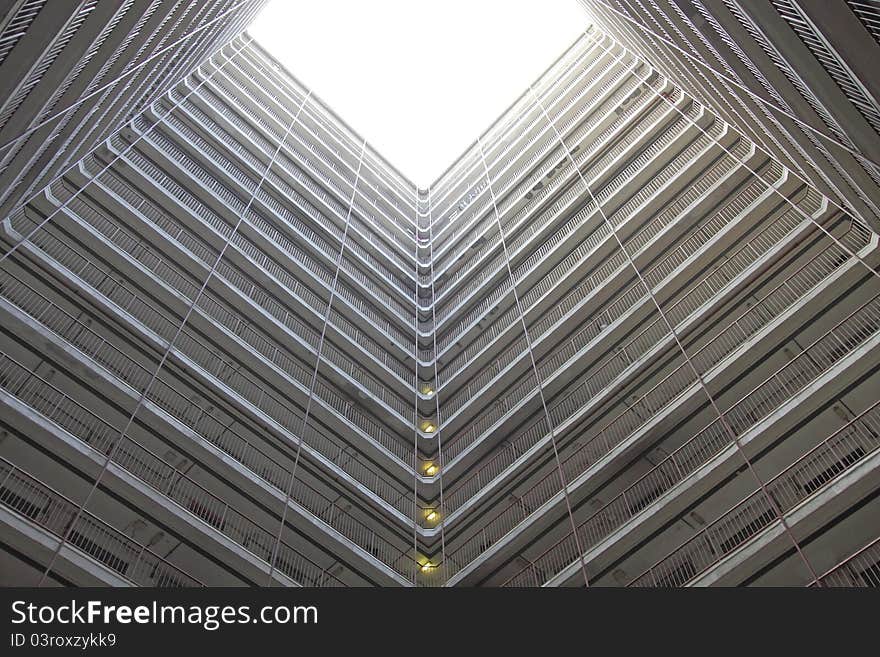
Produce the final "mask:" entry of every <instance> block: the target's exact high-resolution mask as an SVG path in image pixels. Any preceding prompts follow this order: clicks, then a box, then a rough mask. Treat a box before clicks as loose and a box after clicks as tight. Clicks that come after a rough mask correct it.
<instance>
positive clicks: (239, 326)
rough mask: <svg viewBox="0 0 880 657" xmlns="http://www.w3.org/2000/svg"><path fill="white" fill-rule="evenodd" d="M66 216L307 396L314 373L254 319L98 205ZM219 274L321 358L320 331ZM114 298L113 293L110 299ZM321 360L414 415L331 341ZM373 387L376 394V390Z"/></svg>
mask: <svg viewBox="0 0 880 657" xmlns="http://www.w3.org/2000/svg"><path fill="white" fill-rule="evenodd" d="M66 211H67V212H75V213H76V214H77V216H79V217H80V218H85V219H86V220H87V221H88V222H89V223H90V224H91V225H93V226H94V227H95V228H96V229H97V230H98V231H99V233H100V234H101V235H103V236H104V237H105V238H106V239H108V240H111V241H112V242H113V244H114V245H115V246H116V247H117V248H119V249H121V250H122V251H123V252H124V253H127V254H128V255H129V256H130V257H131V258H132V259H133V260H135V261H137V262H139V263H141V264H142V265H143V266H144V267H145V268H146V269H147V270H148V271H150V272H152V273H153V274H154V275H156V277H157V278H158V280H160V281H162V282H164V283H165V284H166V285H168V286H169V287H170V288H171V289H172V290H175V291H177V292H179V293H180V294H181V295H182V296H183V297H184V299H187V300H188V301H189V303H194V302H195V300H196V298H198V301H197V303H195V309H194V312H197V313H199V314H202V315H204V316H205V317H207V318H208V319H209V320H210V321H212V322H214V323H216V324H217V325H219V326H223V327H225V328H226V329H227V330H228V331H229V333H230V334H231V335H234V336H237V337H238V338H239V339H241V340H242V341H243V342H244V343H246V344H247V345H249V346H250V347H251V348H252V349H254V350H255V351H256V352H257V353H259V354H260V355H261V356H262V357H263V358H264V359H266V360H268V361H269V362H271V363H273V364H275V365H276V366H278V367H279V368H280V369H281V370H283V371H284V372H285V373H286V374H288V375H290V376H291V377H292V380H293V381H296V382H298V383H299V385H300V387H301V388H302V389H303V391H304V392H305V393H306V394H308V390H309V386H310V384H311V378H312V374H311V371H309V370H308V368H307V367H306V366H305V365H304V364H303V363H302V362H301V361H300V359H298V358H296V357H293V356H292V354H291V353H290V352H289V351H288V350H287V349H286V348H285V347H284V346H283V345H282V344H280V343H279V342H278V341H277V340H275V339H273V338H272V337H271V336H270V335H269V334H268V333H266V332H265V331H264V330H262V329H261V328H258V325H257V324H256V323H255V322H254V321H253V319H252V318H249V317H247V316H246V315H245V314H243V313H242V312H239V311H238V310H236V309H234V308H233V307H232V306H231V305H229V304H228V303H227V302H226V301H225V300H223V299H220V298H219V297H218V296H217V295H215V294H213V293H211V292H210V291H209V290H208V289H207V288H206V289H204V290H202V291H201V294H199V291H200V288H199V287H198V284H197V283H196V281H195V279H193V278H192V277H191V276H190V275H189V274H188V273H185V272H183V271H181V270H180V268H179V267H177V266H176V265H174V264H172V263H170V262H168V261H167V260H165V259H164V258H163V257H162V256H160V255H158V254H157V253H156V252H155V249H154V247H152V246H150V245H148V244H147V243H146V242H145V241H144V240H142V239H140V238H137V237H134V236H132V235H131V234H130V233H128V231H126V230H124V229H123V228H121V227H120V226H119V225H117V224H116V223H115V222H113V221H112V220H110V219H109V218H107V216H106V215H103V214H102V213H100V212H99V211H98V210H97V209H96V208H94V206H91V205H89V204H87V203H86V202H85V201H83V200H82V199H81V198H80V197H76V198H74V199H72V200H71V201H70V202H69V204H68V207H67V208H66ZM63 249H64V247H63V246H62V247H61V250H62V251H63ZM60 257H62V258H63V257H64V254H63V253H61V254H60ZM218 273H220V274H225V275H226V278H220V280H228V281H231V282H230V283H228V284H229V285H230V287H232V288H233V289H237V290H238V291H239V292H240V293H241V294H242V296H243V297H244V298H247V299H252V300H254V303H255V305H257V306H258V307H261V308H266V309H268V310H267V314H268V315H269V316H271V317H274V318H275V319H276V320H277V321H278V322H279V323H280V324H281V325H282V326H284V327H285V328H287V329H289V330H290V331H291V333H292V335H293V336H297V337H298V338H300V340H301V341H302V346H305V347H307V348H309V349H310V350H311V351H312V352H313V353H314V354H315V355H316V356H317V352H318V346H319V344H320V340H319V338H320V336H319V334H318V333H317V332H316V331H314V330H313V329H311V328H310V327H308V326H306V325H305V324H304V323H303V322H302V321H301V320H300V319H299V318H298V317H297V316H296V315H294V314H293V313H291V312H290V311H289V310H287V309H286V308H285V306H283V305H282V304H281V303H280V302H279V301H277V300H275V299H273V298H272V297H271V296H270V295H269V294H268V293H267V292H266V291H265V290H263V288H262V286H258V285H257V284H256V283H254V282H253V281H251V280H250V279H249V278H248V277H246V276H245V275H244V274H243V273H241V271H240V270H237V268H235V267H233V266H231V265H227V266H226V267H224V269H223V270H222V271H221V272H218ZM115 286H116V287H118V288H120V290H121V292H122V294H123V295H125V296H130V295H133V296H134V297H135V298H136V299H137V303H138V304H139V305H141V306H143V307H148V306H149V305H150V304H149V299H148V298H146V297H144V296H143V294H142V293H135V292H132V291H131V288H130V287H128V286H126V285H124V284H123V283H122V282H116V283H115ZM105 287H106V286H105ZM113 293H114V292H111V294H113ZM153 314H154V316H153V317H151V318H150V321H152V322H153V323H154V324H155V323H157V322H159V323H161V324H164V332H163V335H173V334H174V331H173V330H172V329H171V327H172V326H173V325H174V323H175V320H174V318H169V317H167V315H166V314H164V313H161V312H160V311H158V310H154V313H153ZM182 336H185V337H186V338H187V339H191V340H194V341H195V343H196V344H195V353H198V354H200V355H201V356H203V358H202V359H199V360H201V362H202V363H204V364H206V369H207V370H208V371H211V369H212V368H211V367H210V366H211V365H212V364H221V366H220V367H219V368H216V367H215V368H213V369H221V370H222V366H223V365H225V366H227V367H229V368H230V369H233V370H234V369H238V368H239V366H240V365H241V363H235V362H231V361H230V359H229V358H227V357H226V355H225V353H224V352H222V351H218V350H217V349H216V348H212V347H210V346H208V345H207V344H206V343H205V341H204V340H201V339H199V338H196V337H193V335H192V332H190V331H189V330H184V331H183V333H182ZM190 355H193V354H190ZM321 355H322V358H324V359H325V360H326V361H327V362H328V363H331V364H333V365H334V366H336V367H337V368H342V369H341V370H340V372H341V373H344V374H345V375H347V376H348V377H350V378H351V379H352V380H353V381H354V382H357V383H358V384H360V385H361V386H362V387H363V390H364V392H365V393H368V394H370V395H372V396H373V397H374V398H375V399H376V400H380V399H381V400H382V401H383V402H384V403H385V404H387V405H388V409H389V410H390V409H393V410H395V411H396V412H397V413H398V414H407V415H409V416H411V415H412V413H413V408H412V405H411V404H410V403H406V402H405V401H404V400H402V399H401V398H400V397H398V396H396V395H394V394H393V393H391V392H390V391H389V390H388V389H387V388H385V386H384V383H382V382H380V381H378V380H376V379H375V378H373V377H372V375H369V374H367V373H366V372H365V371H364V370H362V369H360V368H358V367H356V366H355V365H354V364H353V362H352V361H351V360H350V359H348V358H347V357H345V356H343V355H342V352H341V351H339V349H337V348H336V347H334V346H333V345H332V344H330V343H329V342H327V341H325V342H324V344H323V345H322V348H321ZM240 376H242V377H243V378H244V380H245V381H246V383H245V390H248V389H252V388H257V389H258V388H259V387H260V383H259V382H258V381H257V380H256V379H255V373H252V374H250V375H248V374H244V373H240ZM374 388H375V390H373V389H374ZM318 389H320V391H321V393H322V394H321V395H320V400H321V401H323V402H325V403H327V404H329V405H331V406H333V407H337V410H338V408H344V407H345V405H346V401H345V399H344V398H343V397H341V396H340V395H339V394H337V393H336V392H333V391H332V390H331V389H330V388H328V387H327V386H326V385H324V384H323V383H322V384H321V385H320V387H319V388H317V387H316V392H317V390H318ZM239 392H242V390H239ZM261 396H262V394H261ZM246 397H247V395H246ZM383 397H384V399H383ZM356 415H357V417H358V419H359V420H360V421H359V423H358V426H361V425H364V426H365V427H371V426H372V425H373V424H374V420H372V419H371V418H369V417H368V416H366V415H365V414H363V413H361V412H360V411H357V412H356ZM411 421H412V420H411V418H410V419H409V421H408V420H407V417H406V416H403V417H400V422H401V424H402V426H404V427H408V426H410V425H411ZM362 428H364V427H362ZM365 430H366V429H365ZM388 439H389V445H391V446H394V448H396V449H397V451H398V452H399V453H398V456H399V458H401V460H406V456H405V455H407V454H408V453H409V452H408V451H407V450H406V449H405V447H404V445H402V444H401V442H400V441H396V440H394V439H392V438H391V437H390V436H388ZM386 449H388V448H386Z"/></svg>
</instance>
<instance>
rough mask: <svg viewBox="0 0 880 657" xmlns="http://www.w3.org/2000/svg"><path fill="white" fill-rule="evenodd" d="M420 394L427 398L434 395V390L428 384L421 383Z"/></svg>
mask: <svg viewBox="0 0 880 657" xmlns="http://www.w3.org/2000/svg"><path fill="white" fill-rule="evenodd" d="M422 394H423V395H427V396H429V397H430V396H431V395H433V394H434V388H433V387H432V386H431V384H430V383H423V384H422Z"/></svg>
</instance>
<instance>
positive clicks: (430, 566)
mask: <svg viewBox="0 0 880 657" xmlns="http://www.w3.org/2000/svg"><path fill="white" fill-rule="evenodd" d="M432 570H434V564H432V563H431V562H430V561H426V562H425V563H423V564H422V567H421V571H422V572H423V573H430V572H431V571H432Z"/></svg>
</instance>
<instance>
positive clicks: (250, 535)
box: [0, 352, 345, 586]
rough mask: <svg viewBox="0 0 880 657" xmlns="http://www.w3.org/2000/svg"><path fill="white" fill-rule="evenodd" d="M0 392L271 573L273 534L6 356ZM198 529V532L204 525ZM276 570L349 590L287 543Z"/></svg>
mask: <svg viewBox="0 0 880 657" xmlns="http://www.w3.org/2000/svg"><path fill="white" fill-rule="evenodd" d="M0 387H2V388H3V389H4V390H6V391H7V392H8V393H9V394H10V395H11V396H13V397H15V398H16V399H17V400H19V401H20V402H21V403H23V404H25V405H27V406H28V407H29V408H30V409H32V410H33V411H35V412H37V413H39V414H40V415H42V416H43V417H44V418H45V419H46V420H48V421H50V422H52V423H53V424H55V425H56V426H57V427H58V428H59V430H63V431H65V432H66V433H68V434H69V435H71V436H73V437H74V438H76V439H77V440H79V441H80V442H82V443H84V444H86V445H88V446H89V447H90V448H91V449H92V450H94V452H95V457H94V458H95V459H96V460H99V461H100V460H103V458H104V457H105V456H106V455H111V461H112V462H113V463H115V464H116V465H118V466H119V467H121V468H122V469H123V470H125V471H127V472H128V473H129V474H132V475H134V476H135V477H137V478H138V479H140V480H141V481H142V482H144V483H145V484H147V485H148V486H149V487H150V488H152V489H153V490H154V491H156V492H157V493H159V494H160V495H162V496H164V497H166V498H168V499H169V500H172V501H173V502H175V503H176V504H177V505H178V506H179V507H180V508H181V509H183V510H184V511H185V512H187V513H188V514H191V515H192V516H195V517H196V518H198V519H199V520H200V521H202V522H204V523H205V524H207V525H209V526H210V527H212V528H213V529H215V530H217V531H218V532H220V533H221V534H223V535H224V536H226V537H227V538H229V539H231V540H232V541H233V542H234V543H236V544H237V545H239V546H241V547H242V548H244V549H245V550H247V551H248V552H250V553H251V554H253V555H254V556H255V557H257V558H258V559H261V560H262V561H264V562H265V563H266V567H267V571H268V567H269V564H270V563H271V561H272V551H273V547H274V544H275V535H274V534H273V533H272V532H270V531H268V530H266V529H264V528H263V527H261V526H259V525H258V524H256V523H255V522H254V521H253V520H251V519H250V518H249V517H248V516H246V515H245V514H243V513H241V512H240V511H238V510H236V509H235V508H233V507H231V506H229V504H228V503H227V502H225V501H224V500H223V499H221V498H220V497H218V496H216V495H214V494H213V493H211V492H209V491H208V490H207V489H206V488H204V487H203V486H201V485H200V484H198V483H196V482H195V481H194V480H193V479H191V478H190V477H189V476H188V475H187V474H186V473H185V472H183V471H181V470H178V469H177V468H176V467H174V466H173V465H171V464H170V463H168V462H167V461H166V460H164V459H163V458H161V457H159V456H157V455H156V454H155V453H153V452H152V451H150V450H149V449H147V448H146V447H144V446H143V445H141V444H139V443H138V442H137V441H135V440H134V439H132V438H131V437H129V436H127V435H123V432H122V430H121V429H120V428H119V427H117V426H114V425H112V424H110V423H109V422H107V420H106V419H103V418H101V417H99V416H98V415H96V414H95V413H93V412H92V411H90V410H89V409H88V408H86V407H85V406H83V405H82V404H79V403H78V402H76V401H74V400H73V399H71V398H70V396H68V395H67V394H65V393H64V392H62V391H61V390H59V389H58V388H56V387H55V386H53V385H52V384H50V383H49V382H48V381H46V380H45V379H43V378H42V377H40V376H39V375H37V374H36V373H35V372H34V371H33V370H31V369H29V368H27V367H25V366H24V365H22V364H21V363H19V362H17V361H15V360H14V359H12V358H11V357H10V356H8V355H7V354H4V353H2V352H0ZM117 443H118V445H117ZM114 445H116V447H115V448H114ZM193 527H194V528H198V524H197V523H195V524H193ZM275 568H276V569H277V570H279V571H280V572H282V573H284V574H285V575H287V576H288V577H290V578H291V579H293V580H294V581H295V582H296V583H298V584H301V585H303V586H345V584H343V583H342V582H341V581H339V580H338V579H337V578H336V577H334V576H333V575H332V574H330V573H328V572H327V571H326V569H325V568H322V567H321V566H319V565H318V564H316V563H314V562H313V561H312V560H311V559H309V558H308V557H307V556H305V555H303V554H302V553H300V552H299V551H298V550H296V549H295V548H293V547H291V546H290V544H289V543H287V542H285V541H283V540H282V541H281V542H280V543H279V546H278V553H277V556H276V560H275Z"/></svg>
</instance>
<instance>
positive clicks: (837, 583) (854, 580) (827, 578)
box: [812, 23, 880, 588]
mask: <svg viewBox="0 0 880 657" xmlns="http://www.w3.org/2000/svg"><path fill="white" fill-rule="evenodd" d="M878 25H880V23H878ZM812 586H827V587H829V588H841V587H858V588H878V587H880V538H875V539H874V540H873V541H871V542H870V543H868V544H867V545H866V546H865V547H863V548H862V549H861V550H859V551H857V552H856V553H855V554H852V555H850V556H849V557H847V558H846V559H844V560H843V561H842V562H840V563H839V564H837V565H836V566H835V567H834V568H832V569H831V570H829V571H828V572H826V573H825V574H824V575H820V576H819V577H818V578H817V579H816V581H815V582H813V583H812Z"/></svg>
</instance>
